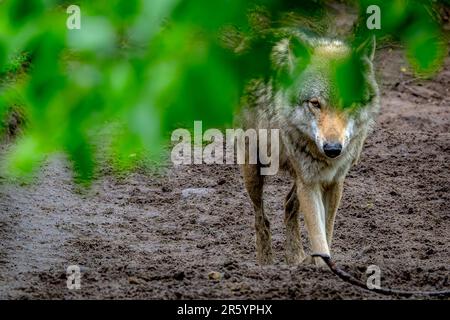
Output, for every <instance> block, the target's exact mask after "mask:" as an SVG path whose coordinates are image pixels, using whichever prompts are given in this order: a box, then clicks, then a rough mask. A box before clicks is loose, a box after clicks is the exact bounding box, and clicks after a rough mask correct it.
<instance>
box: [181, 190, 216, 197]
mask: <svg viewBox="0 0 450 320" xmlns="http://www.w3.org/2000/svg"><path fill="white" fill-rule="evenodd" d="M212 192H214V189H212V188H187V189H183V191H181V196H182V197H183V198H190V197H195V196H199V197H204V196H207V195H209V194H210V193H212Z"/></svg>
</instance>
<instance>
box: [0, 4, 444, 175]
mask: <svg viewBox="0 0 450 320" xmlns="http://www.w3.org/2000/svg"><path fill="white" fill-rule="evenodd" d="M71 4H76V5H78V6H79V7H80V8H81V29H80V30H76V29H75V30H69V29H68V28H67V27H66V20H67V18H68V17H69V14H68V13H67V12H66V8H67V7H68V6H69V5H71ZM355 4H357V3H355ZM368 4H378V5H379V6H380V7H381V10H382V14H383V18H382V19H383V21H382V26H383V27H382V30H381V31H368V30H367V29H364V28H362V26H361V24H360V28H357V29H356V31H355V37H354V39H353V41H354V43H355V46H358V45H359V44H360V43H361V41H364V39H366V38H367V37H368V36H369V35H370V34H373V33H375V34H376V35H377V36H378V37H381V36H383V35H386V34H393V35H396V36H398V37H399V40H401V41H403V42H404V43H405V45H406V50H407V55H408V58H409V60H410V61H411V63H412V65H413V66H414V67H415V69H416V70H417V71H419V72H427V73H429V72H432V71H435V70H436V69H437V67H438V66H439V64H440V63H441V62H442V58H443V55H444V54H445V50H446V49H445V47H444V46H443V45H442V41H441V31H440V29H439V25H438V23H437V22H436V21H434V20H433V19H430V15H429V14H428V13H427V8H428V6H427V5H428V3H425V2H419V1H407V0H392V1H381V0H370V1H368V0H361V1H359V5H360V8H361V14H360V15H361V18H365V17H367V15H366V13H365V11H364V8H365V7H366V6H367V5H368ZM286 12H295V13H297V16H296V17H297V18H296V19H291V18H290V17H291V16H289V15H286V14H285V13H286ZM261 13H262V14H261ZM283 19H284V20H285V22H286V23H285V25H289V24H291V25H295V24H298V23H299V22H303V25H305V26H306V27H311V28H314V27H315V28H316V29H321V28H322V29H325V27H324V26H325V24H324V25H323V26H322V24H321V22H324V21H325V22H326V18H325V9H324V1H320V0H310V1H302V2H296V1H276V0H254V1H251V2H247V1H241V0H218V1H209V0H194V1H190V0H152V1H144V0H113V1H82V0H81V1H77V2H76V3H72V2H71V1H56V0H27V1H23V0H6V1H1V2H0V76H4V75H5V73H8V72H18V71H19V70H20V69H21V66H22V65H23V64H24V63H30V64H31V65H30V66H29V68H28V69H27V72H26V74H25V75H24V76H23V77H20V79H18V80H17V81H15V82H14V83H9V84H7V85H5V84H2V85H1V86H0V117H3V116H4V115H5V114H6V112H7V110H8V108H9V107H10V106H11V105H16V104H17V105H21V106H23V108H24V113H25V116H26V117H27V126H26V128H25V129H24V131H23V133H22V134H21V135H20V137H19V138H18V139H17V140H16V141H15V143H14V145H13V146H12V147H11V148H10V150H9V151H8V152H7V154H6V157H5V159H3V167H4V168H5V170H6V174H9V175H11V176H23V175H24V174H27V173H31V172H33V170H34V169H35V168H36V167H38V165H39V163H40V162H41V161H42V160H43V159H44V158H45V155H47V154H51V153H53V152H58V151H64V152H66V153H67V155H68V156H69V158H70V159H72V160H73V164H74V169H75V172H76V173H77V177H78V178H79V180H81V181H85V180H86V181H89V180H90V179H91V177H92V175H93V173H94V171H95V165H96V163H97V160H96V159H97V157H98V150H99V149H102V150H106V152H107V153H108V155H109V158H110V159H112V160H113V165H114V167H115V168H116V169H117V170H122V169H123V168H130V167H132V166H133V165H134V164H135V163H137V162H138V161H141V160H143V159H148V158H150V159H155V158H158V157H159V156H160V155H161V153H162V152H161V151H162V148H163V146H164V144H165V142H166V141H167V136H168V133H169V132H170V130H172V129H174V128H177V127H180V126H181V127H191V126H192V125H193V121H194V120H202V121H203V125H204V128H206V127H219V128H221V127H224V126H229V125H230V124H231V122H232V116H233V112H234V110H235V108H236V106H237V105H238V101H239V96H240V94H241V92H242V88H243V86H244V84H245V82H246V80H248V79H249V78H250V77H253V76H266V77H267V76H270V64H269V50H270V47H271V45H272V44H273V41H274V39H273V37H272V33H271V32H270V30H271V28H276V27H278V26H280V25H282V24H283V23H281V22H280V21H282V20H283ZM227 28H229V30H233V32H230V33H228V34H227V33H226V32H224V30H227ZM230 49H231V50H230ZM350 65H352V64H350ZM341 69H342V68H341ZM356 69H357V68H356ZM343 70H344V71H342V72H343V73H344V74H345V73H347V72H357V70H353V71H352V70H350V71H348V70H347V71H345V70H346V69H345V68H343ZM356 85H357V84H356ZM100 133H101V134H100ZM98 135H100V136H101V139H100V140H101V141H100V142H98V139H96V136H98ZM100 145H102V146H107V148H106V149H103V148H101V147H100Z"/></svg>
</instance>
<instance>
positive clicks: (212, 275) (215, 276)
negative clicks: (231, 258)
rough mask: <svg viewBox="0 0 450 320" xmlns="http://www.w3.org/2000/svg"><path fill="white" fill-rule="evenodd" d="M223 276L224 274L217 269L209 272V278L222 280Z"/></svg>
mask: <svg viewBox="0 0 450 320" xmlns="http://www.w3.org/2000/svg"><path fill="white" fill-rule="evenodd" d="M221 278H222V274H221V273H220V272H217V271H211V272H210V273H208V279H209V280H220V279H221Z"/></svg>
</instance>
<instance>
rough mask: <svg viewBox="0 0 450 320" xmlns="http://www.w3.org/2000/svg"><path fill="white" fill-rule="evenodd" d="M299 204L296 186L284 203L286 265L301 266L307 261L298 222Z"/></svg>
mask: <svg viewBox="0 0 450 320" xmlns="http://www.w3.org/2000/svg"><path fill="white" fill-rule="evenodd" d="M298 215H299V203H298V197H297V187H296V185H295V183H294V185H293V186H292V188H291V191H289V194H288V195H287V196H286V201H285V203H284V223H285V226H286V244H285V250H286V263H287V264H300V263H301V262H302V261H303V260H304V259H305V252H304V251H303V247H302V243H301V237H300V227H299V221H298Z"/></svg>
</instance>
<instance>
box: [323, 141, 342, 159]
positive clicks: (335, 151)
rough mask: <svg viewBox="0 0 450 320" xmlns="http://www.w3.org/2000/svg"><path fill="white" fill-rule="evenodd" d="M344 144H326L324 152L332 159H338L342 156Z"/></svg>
mask: <svg viewBox="0 0 450 320" xmlns="http://www.w3.org/2000/svg"><path fill="white" fill-rule="evenodd" d="M341 151H342V144H340V143H325V144H324V145H323V152H325V154H326V155H327V157H330V158H336V157H337V156H338V155H340V154H341Z"/></svg>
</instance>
